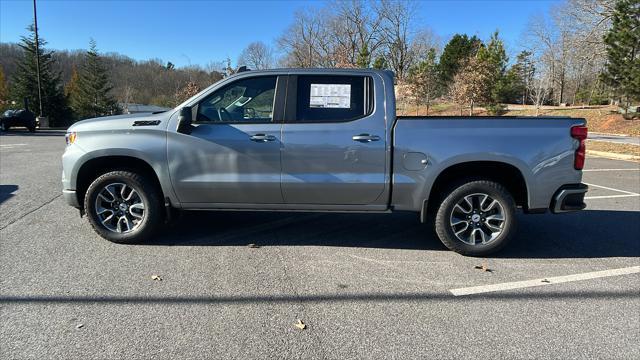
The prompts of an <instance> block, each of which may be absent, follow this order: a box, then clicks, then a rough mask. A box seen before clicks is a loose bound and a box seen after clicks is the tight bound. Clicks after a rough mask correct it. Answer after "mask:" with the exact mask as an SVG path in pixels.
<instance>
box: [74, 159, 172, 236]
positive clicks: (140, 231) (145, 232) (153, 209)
mask: <svg viewBox="0 0 640 360" xmlns="http://www.w3.org/2000/svg"><path fill="white" fill-rule="evenodd" d="M140 180H142V179H140V177H139V175H137V174H135V173H131V172H126V171H113V172H109V173H106V174H104V175H102V176H100V177H98V178H97V179H96V180H94V181H93V182H92V183H91V185H89V188H88V189H87V192H86V194H85V201H84V208H85V212H86V214H87V218H88V219H89V222H90V223H91V225H92V227H93V228H94V230H95V231H96V232H97V233H98V234H99V235H100V236H102V237H103V238H105V239H107V240H109V241H112V242H116V243H136V242H141V241H143V240H145V239H147V238H148V237H149V236H151V235H152V233H153V232H154V230H155V227H156V225H157V223H158V217H159V216H160V214H158V208H159V205H158V203H157V202H158V199H157V198H156V197H154V196H153V194H152V193H151V192H152V191H154V189H151V188H149V186H148V185H147V184H144V183H143V181H140ZM116 182H119V183H124V184H126V185H127V186H130V187H132V188H133V189H134V190H136V191H137V192H138V195H139V196H140V198H141V199H142V201H143V203H144V205H145V215H144V218H143V220H142V223H141V224H140V225H138V227H137V228H136V229H135V230H134V231H131V232H127V233H117V232H113V231H111V230H109V229H107V228H106V227H104V226H103V225H102V223H101V222H100V218H99V217H98V215H97V213H96V210H95V201H96V198H97V197H98V194H99V193H100V191H101V190H102V188H103V187H104V186H106V185H108V184H110V183H116Z"/></svg>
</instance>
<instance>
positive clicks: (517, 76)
mask: <svg viewBox="0 0 640 360" xmlns="http://www.w3.org/2000/svg"><path fill="white" fill-rule="evenodd" d="M532 56H533V53H531V52H530V51H526V50H524V51H521V52H520V53H519V54H518V56H517V57H516V63H515V64H514V65H513V66H512V67H511V69H509V72H511V73H513V77H514V82H513V84H512V85H513V91H514V92H515V93H518V94H519V97H520V99H518V100H519V101H521V102H522V104H526V103H527V100H528V99H529V88H530V87H531V84H532V82H533V76H534V75H535V72H536V69H535V66H534V65H533V60H532V58H531V57H532ZM507 75H508V76H510V75H509V74H507ZM514 100H516V99H515V97H514Z"/></svg>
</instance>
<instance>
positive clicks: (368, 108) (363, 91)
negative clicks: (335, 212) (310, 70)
mask: <svg viewBox="0 0 640 360" xmlns="http://www.w3.org/2000/svg"><path fill="white" fill-rule="evenodd" d="M288 83H289V86H288V91H287V94H288V95H287V104H286V113H285V123H284V125H283V128H282V142H283V147H282V149H281V152H282V185H281V186H282V194H283V197H284V201H285V203H287V204H327V205H328V204H332V205H370V204H378V203H379V202H380V201H386V200H385V199H384V198H383V197H382V196H381V195H382V194H383V193H384V190H385V176H386V175H385V171H386V166H385V164H386V158H385V148H386V144H385V142H386V138H387V136H386V133H385V132H386V125H385V118H384V109H383V106H378V104H375V101H374V99H375V98H376V96H375V91H376V90H375V88H374V79H373V78H372V77H370V76H364V75H363V76H357V75H348V76H347V75H331V76H318V75H294V76H290V77H289V81H288Z"/></svg>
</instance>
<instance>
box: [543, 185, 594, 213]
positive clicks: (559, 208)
mask: <svg viewBox="0 0 640 360" xmlns="http://www.w3.org/2000/svg"><path fill="white" fill-rule="evenodd" d="M587 191H589V187H588V186H587V185H585V184H570V185H564V186H562V187H560V189H558V191H556V193H555V195H553V200H552V201H551V212H552V213H554V214H558V213H563V212H569V211H578V210H582V209H584V208H586V207H587V204H585V203H584V195H585V194H586V193H587Z"/></svg>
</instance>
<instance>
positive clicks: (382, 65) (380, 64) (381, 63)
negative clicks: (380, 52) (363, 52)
mask: <svg viewBox="0 0 640 360" xmlns="http://www.w3.org/2000/svg"><path fill="white" fill-rule="evenodd" d="M372 67H373V68H374V69H378V70H384V69H386V68H387V61H386V60H385V59H384V57H382V56H378V57H377V58H376V59H375V60H374V62H373V65H372Z"/></svg>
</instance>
